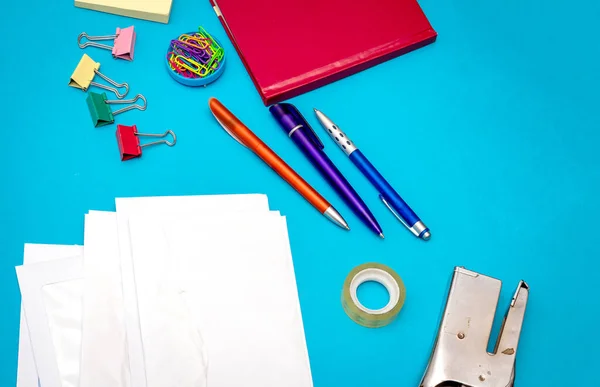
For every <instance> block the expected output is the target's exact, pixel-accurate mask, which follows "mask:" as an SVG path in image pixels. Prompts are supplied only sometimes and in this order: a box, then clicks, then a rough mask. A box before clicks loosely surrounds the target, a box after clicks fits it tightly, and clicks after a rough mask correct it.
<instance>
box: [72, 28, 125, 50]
mask: <svg viewBox="0 0 600 387" xmlns="http://www.w3.org/2000/svg"><path fill="white" fill-rule="evenodd" d="M116 37H117V35H105V36H89V35H88V34H87V33H85V32H82V33H80V34H79V36H78V37H77V45H78V46H79V48H86V47H98V48H102V49H105V50H111V51H112V49H113V48H112V46H108V45H106V44H100V43H95V42H94V41H97V40H114V39H115V38H116ZM83 38H86V39H87V42H85V43H81V40H82V39H83Z"/></svg>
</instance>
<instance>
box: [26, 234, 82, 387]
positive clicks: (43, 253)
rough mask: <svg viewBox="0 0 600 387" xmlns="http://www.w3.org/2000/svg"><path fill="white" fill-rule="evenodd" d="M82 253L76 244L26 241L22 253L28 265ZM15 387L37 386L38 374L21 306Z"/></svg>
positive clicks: (80, 247)
mask: <svg viewBox="0 0 600 387" xmlns="http://www.w3.org/2000/svg"><path fill="white" fill-rule="evenodd" d="M82 253H83V247H82V246H77V245H46V244H32V243H26V244H25V248H24V253H23V264H24V265H29V264H34V263H39V262H46V261H51V260H55V259H60V258H66V257H71V256H76V255H81V254H82ZM17 387H39V385H38V374H37V369H36V366H35V359H34V357H33V349H32V347H31V339H30V337H29V329H28V327H27V320H26V318H25V309H24V308H23V307H21V324H20V328H19V359H18V370H17Z"/></svg>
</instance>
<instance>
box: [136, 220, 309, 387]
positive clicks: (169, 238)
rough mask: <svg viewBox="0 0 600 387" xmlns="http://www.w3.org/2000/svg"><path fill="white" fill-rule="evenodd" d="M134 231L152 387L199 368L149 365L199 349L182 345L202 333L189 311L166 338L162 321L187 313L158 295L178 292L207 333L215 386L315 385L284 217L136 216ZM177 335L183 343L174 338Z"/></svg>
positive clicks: (210, 383) (211, 381) (210, 382)
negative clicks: (169, 311) (167, 307)
mask: <svg viewBox="0 0 600 387" xmlns="http://www.w3.org/2000/svg"><path fill="white" fill-rule="evenodd" d="M130 235H131V245H132V254H133V260H134V270H135V276H136V286H137V294H138V301H139V312H140V322H141V331H142V337H143V349H144V354H145V356H146V362H147V372H148V375H152V377H150V376H149V378H148V387H159V386H161V384H154V382H155V380H158V381H162V380H160V379H159V378H160V376H161V375H163V376H164V375H165V374H167V375H176V374H178V373H179V374H181V373H183V374H185V375H190V374H189V373H190V372H192V373H193V371H194V370H193V369H192V370H182V369H181V368H170V367H168V366H166V367H163V368H162V369H160V370H159V371H160V372H157V373H156V374H152V373H151V371H152V370H153V369H152V367H151V365H154V366H155V365H157V364H164V362H165V360H164V359H165V357H169V356H173V357H176V356H178V355H181V354H183V355H185V356H193V354H192V352H191V350H192V349H191V348H189V347H187V348H184V347H185V342H186V335H188V336H187V337H188V340H187V341H191V340H193V337H194V334H195V332H193V330H190V329H189V328H187V329H186V327H187V326H188V325H189V323H188V322H187V321H186V322H181V321H180V323H179V324H180V325H179V326H180V330H179V331H178V332H169V336H167V337H168V338H169V340H168V341H167V342H164V341H161V339H162V338H165V336H164V332H163V335H161V331H160V328H161V327H164V326H171V325H173V324H177V322H176V321H175V319H180V320H183V319H184V318H185V317H184V316H183V315H184V314H183V313H182V312H181V311H179V310H178V311H177V313H173V314H172V315H169V314H167V313H165V309H164V308H161V307H160V305H161V303H157V300H160V299H169V300H171V301H172V300H174V295H175V294H180V295H181V296H182V297H183V299H184V300H185V303H186V305H187V307H188V309H189V311H190V314H191V318H192V319H193V323H194V324H195V325H196V326H197V327H198V331H199V334H200V335H201V338H202V340H203V341H204V343H205V347H206V350H205V354H203V356H205V358H206V359H207V361H208V370H209V371H208V381H207V384H208V386H210V387H229V386H239V385H244V386H247V387H254V386H256V387H259V386H260V387H280V386H286V387H311V386H312V378H311V372H310V363H309V359H308V351H307V348H306V341H305V337H304V330H303V325H302V316H301V313H300V305H299V300H298V294H297V290H296V281H295V276H294V273H293V265H292V261H291V252H290V249H289V241H288V237H287V227H286V224H285V218H282V217H278V216H272V215H271V216H269V215H266V216H265V215H262V216H248V217H244V216H238V217H237V218H233V219H232V218H231V217H225V216H220V217H213V218H208V217H205V218H198V219H192V220H190V219H189V218H188V219H178V220H176V221H172V222H168V221H165V222H163V223H162V224H161V222H159V221H152V220H151V219H144V218H131V219H130ZM166 294H168V295H169V296H166ZM173 303H174V302H171V304H173ZM177 334H179V335H177ZM173 342H176V343H181V346H180V347H177V346H170V344H172V343H173ZM186 351H188V352H186ZM169 366H170V365H169ZM183 387H194V386H190V385H184V386H183Z"/></svg>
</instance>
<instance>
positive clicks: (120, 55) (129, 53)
mask: <svg viewBox="0 0 600 387" xmlns="http://www.w3.org/2000/svg"><path fill="white" fill-rule="evenodd" d="M83 38H86V39H87V40H88V41H87V42H85V43H81V40H82V39H83ZM99 40H114V43H113V46H112V47H111V46H108V45H106V44H100V43H95V42H96V41H99ZM77 44H78V45H79V48H86V47H98V48H102V49H105V50H110V51H112V56H113V58H117V59H125V60H129V61H132V60H133V51H134V48H135V31H134V29H133V26H131V27H127V28H123V29H121V28H117V32H116V33H115V34H114V35H106V36H89V35H88V34H87V33H85V32H82V33H81V34H79V36H78V37H77Z"/></svg>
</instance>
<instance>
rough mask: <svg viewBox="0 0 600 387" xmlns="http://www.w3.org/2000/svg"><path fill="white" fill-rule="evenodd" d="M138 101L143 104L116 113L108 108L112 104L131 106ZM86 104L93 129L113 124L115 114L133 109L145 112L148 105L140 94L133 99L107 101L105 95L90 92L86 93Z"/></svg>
mask: <svg viewBox="0 0 600 387" xmlns="http://www.w3.org/2000/svg"><path fill="white" fill-rule="evenodd" d="M138 99H141V100H142V101H143V102H144V104H143V105H130V106H127V107H124V108H122V109H119V110H117V111H116V112H113V111H112V110H111V108H110V105H113V104H125V103H130V104H133V103H135V102H136V101H137V100H138ZM86 102H87V105H88V109H89V110H90V115H91V116H92V121H93V122H94V127H96V128H99V127H101V126H105V125H110V124H113V123H114V122H115V116H116V115H117V114H121V113H124V112H126V111H129V110H133V109H138V110H146V106H147V105H148V103H147V102H146V97H144V96H143V95H141V94H138V95H136V96H135V98H132V99H127V100H108V99H107V98H106V93H102V94H98V93H94V92H91V91H90V92H89V93H88V96H87V98H86Z"/></svg>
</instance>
